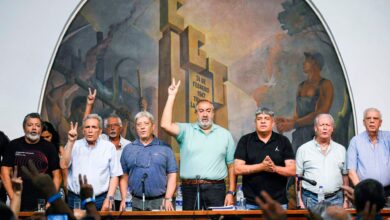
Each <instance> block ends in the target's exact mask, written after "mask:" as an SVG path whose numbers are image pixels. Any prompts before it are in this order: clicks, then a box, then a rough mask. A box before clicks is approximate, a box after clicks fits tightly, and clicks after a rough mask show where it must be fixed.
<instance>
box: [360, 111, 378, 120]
mask: <svg viewBox="0 0 390 220" xmlns="http://www.w3.org/2000/svg"><path fill="white" fill-rule="evenodd" d="M368 112H378V113H379V119H381V120H382V113H381V111H379V109H377V108H368V109H366V110H364V113H363V120H364V119H365V118H366V116H367V114H368Z"/></svg>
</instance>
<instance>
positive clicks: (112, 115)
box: [104, 113, 122, 128]
mask: <svg viewBox="0 0 390 220" xmlns="http://www.w3.org/2000/svg"><path fill="white" fill-rule="evenodd" d="M109 118H116V119H118V123H119V126H120V127H122V119H121V118H120V117H119V116H118V115H117V114H115V113H112V114H110V115H109V116H108V117H107V118H105V119H104V128H107V124H108V119H109Z"/></svg>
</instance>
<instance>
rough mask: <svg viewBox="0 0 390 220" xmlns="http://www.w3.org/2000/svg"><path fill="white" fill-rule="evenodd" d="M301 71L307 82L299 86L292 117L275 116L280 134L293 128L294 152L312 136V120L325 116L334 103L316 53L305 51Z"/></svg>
mask: <svg viewBox="0 0 390 220" xmlns="http://www.w3.org/2000/svg"><path fill="white" fill-rule="evenodd" d="M304 55H305V61H304V63H303V71H304V72H305V73H306V76H307V79H306V80H305V81H303V82H301V83H300V84H299V87H298V91H297V97H296V107H295V114H294V116H293V117H291V118H286V117H277V118H276V127H277V130H278V131H279V132H280V133H283V132H287V131H291V130H292V129H294V128H295V131H294V132H293V138H292V146H293V149H294V152H296V151H297V149H298V147H299V146H301V145H302V144H304V143H306V142H307V141H309V140H311V139H312V138H313V137H314V129H313V121H314V118H315V117H316V116H317V115H318V114H320V113H328V112H329V110H330V107H331V106H332V102H333V84H332V82H331V81H330V80H328V79H325V78H323V77H322V76H321V69H322V68H323V66H324V63H325V61H324V58H323V56H322V55H321V54H320V53H318V52H305V53H304Z"/></svg>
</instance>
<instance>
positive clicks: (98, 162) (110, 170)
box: [61, 114, 122, 211]
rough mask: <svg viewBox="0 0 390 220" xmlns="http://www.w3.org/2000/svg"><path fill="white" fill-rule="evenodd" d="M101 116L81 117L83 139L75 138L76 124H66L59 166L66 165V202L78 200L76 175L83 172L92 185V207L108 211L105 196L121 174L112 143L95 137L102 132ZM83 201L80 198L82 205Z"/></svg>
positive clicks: (114, 187)
mask: <svg viewBox="0 0 390 220" xmlns="http://www.w3.org/2000/svg"><path fill="white" fill-rule="evenodd" d="M102 127H103V122H102V118H101V117H100V116H99V115H97V114H90V115H87V116H86V117H85V118H84V120H83V134H84V138H82V139H80V140H76V138H77V123H76V124H74V125H73V123H71V124H70V130H69V133H68V142H67V144H66V146H65V152H64V155H63V157H62V158H61V159H62V160H63V163H62V164H63V165H64V166H65V167H62V168H68V169H69V174H68V190H69V193H68V205H69V206H70V207H71V208H73V206H74V201H75V200H76V199H80V195H79V193H80V192H79V191H80V186H79V181H78V178H79V174H82V175H86V176H87V177H88V182H89V183H90V184H91V185H92V186H93V189H94V193H95V200H96V203H95V204H96V208H97V209H101V210H102V211H107V210H109V208H110V207H109V199H110V198H111V197H113V196H114V193H115V189H116V187H117V186H118V183H119V179H118V176H121V175H122V169H121V165H120V163H119V158H118V157H117V154H116V149H115V146H114V144H112V143H111V142H109V141H106V140H103V139H102V138H99V136H100V135H101V133H102ZM86 202H87V201H82V203H83V204H85V203H86Z"/></svg>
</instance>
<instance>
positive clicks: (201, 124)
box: [198, 119, 213, 129]
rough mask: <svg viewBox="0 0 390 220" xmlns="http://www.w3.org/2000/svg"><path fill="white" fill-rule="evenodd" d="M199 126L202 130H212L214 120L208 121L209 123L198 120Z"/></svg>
mask: <svg viewBox="0 0 390 220" xmlns="http://www.w3.org/2000/svg"><path fill="white" fill-rule="evenodd" d="M198 125H199V127H201V128H202V129H208V128H210V127H211V126H212V125H213V120H212V119H208V120H207V121H204V120H202V119H198Z"/></svg>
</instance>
